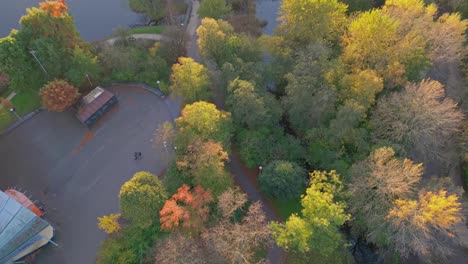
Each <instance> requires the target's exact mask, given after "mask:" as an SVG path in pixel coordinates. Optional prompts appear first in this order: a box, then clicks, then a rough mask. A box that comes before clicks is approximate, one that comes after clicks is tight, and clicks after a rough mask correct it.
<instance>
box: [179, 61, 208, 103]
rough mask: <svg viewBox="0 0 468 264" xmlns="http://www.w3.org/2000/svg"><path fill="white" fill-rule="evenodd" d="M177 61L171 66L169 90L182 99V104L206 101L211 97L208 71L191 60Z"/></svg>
mask: <svg viewBox="0 0 468 264" xmlns="http://www.w3.org/2000/svg"><path fill="white" fill-rule="evenodd" d="M178 61H179V63H176V64H174V65H173V66H172V75H171V79H172V85H171V87H170V90H171V91H172V92H174V94H175V95H176V96H180V97H182V98H183V99H182V103H183V104H191V103H193V102H196V101H203V100H206V101H208V100H209V99H210V98H211V97H212V94H211V81H210V76H209V72H208V69H207V68H206V67H205V66H203V65H202V64H199V63H196V62H195V61H194V60H193V59H192V58H184V57H180V58H179V60H178Z"/></svg>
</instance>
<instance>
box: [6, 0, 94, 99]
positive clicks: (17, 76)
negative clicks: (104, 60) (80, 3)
mask: <svg viewBox="0 0 468 264" xmlns="http://www.w3.org/2000/svg"><path fill="white" fill-rule="evenodd" d="M19 24H20V30H19V31H17V30H13V31H12V32H11V34H10V35H9V36H8V37H5V38H3V39H0V60H1V61H2V63H1V64H0V72H4V73H6V74H8V75H9V76H10V78H11V87H12V88H14V89H16V90H24V89H38V88H39V87H41V86H42V85H43V84H44V83H45V81H46V79H47V78H45V77H46V76H44V72H42V69H41V68H40V66H39V65H38V64H37V62H36V61H35V60H34V57H33V56H32V54H31V53H30V51H34V52H35V54H34V55H35V56H36V57H37V58H38V59H39V60H40V62H41V63H42V65H43V66H44V68H45V69H46V70H47V73H48V76H47V77H48V78H49V79H54V78H58V79H64V78H65V79H68V77H72V78H71V79H70V81H71V82H72V83H73V84H75V85H79V84H81V81H82V80H83V79H84V78H85V76H84V75H82V76H78V75H77V74H71V75H72V76H69V75H68V74H67V73H68V72H69V71H74V70H75V68H77V67H79V68H80V70H79V71H80V72H85V71H86V72H88V71H89V72H90V73H94V71H95V69H96V68H97V67H98V66H97V65H96V62H95V59H94V56H93V55H92V54H91V52H90V47H89V46H88V45H86V44H85V42H84V41H83V40H82V39H81V38H80V36H79V33H78V31H77V30H76V27H75V24H74V20H73V17H72V16H71V15H70V14H69V13H68V8H67V6H66V5H65V3H64V2H63V1H47V2H43V3H40V8H36V7H33V8H28V9H27V10H26V15H24V16H23V17H21V19H20V22H19ZM76 50H81V51H82V53H81V54H80V59H79V61H81V62H83V61H89V62H91V63H81V64H77V58H76V56H77V54H76ZM80 77H81V80H79V78H80Z"/></svg>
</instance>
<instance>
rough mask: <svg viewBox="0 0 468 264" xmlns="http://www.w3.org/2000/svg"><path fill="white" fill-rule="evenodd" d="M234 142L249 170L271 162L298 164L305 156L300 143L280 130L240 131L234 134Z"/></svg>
mask: <svg viewBox="0 0 468 264" xmlns="http://www.w3.org/2000/svg"><path fill="white" fill-rule="evenodd" d="M235 142H236V145H237V146H238V147H239V153H240V156H241V158H242V161H243V162H244V163H245V164H246V165H247V167H249V168H256V167H258V166H259V165H264V164H267V163H268V162H270V161H273V160H289V161H294V162H299V161H300V160H301V159H302V158H303V157H304V155H305V150H304V148H303V147H302V145H301V142H300V141H299V140H298V139H296V138H295V137H293V136H291V135H289V134H286V133H284V132H283V131H282V130H281V129H273V130H271V129H268V128H261V129H257V130H248V129H241V130H239V131H238V132H237V134H236V139H235Z"/></svg>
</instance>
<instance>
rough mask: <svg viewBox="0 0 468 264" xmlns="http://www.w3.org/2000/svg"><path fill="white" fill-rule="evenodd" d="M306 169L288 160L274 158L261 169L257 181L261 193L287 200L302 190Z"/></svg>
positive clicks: (297, 195) (299, 193)
mask: <svg viewBox="0 0 468 264" xmlns="http://www.w3.org/2000/svg"><path fill="white" fill-rule="evenodd" d="M306 175H307V173H306V170H305V169H304V168H302V167H300V166H299V165H298V164H296V163H294V162H289V161H283V160H275V161H273V162H271V163H269V164H268V165H267V166H265V168H264V169H263V170H262V172H261V174H260V177H259V178H258V182H259V184H260V189H261V190H262V192H263V193H265V194H266V195H268V196H270V197H274V198H278V199H280V200H283V201H287V200H290V199H293V198H297V197H299V196H300V195H301V194H302V192H303V191H304V187H305V186H304V180H306Z"/></svg>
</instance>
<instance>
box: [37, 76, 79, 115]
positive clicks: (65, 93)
mask: <svg viewBox="0 0 468 264" xmlns="http://www.w3.org/2000/svg"><path fill="white" fill-rule="evenodd" d="M39 96H40V97H41V101H42V105H43V106H44V107H45V108H46V109H47V110H49V111H54V112H63V111H65V110H66V109H67V108H68V107H70V106H71V105H72V104H73V103H75V102H76V100H78V98H79V97H80V93H79V92H78V89H77V88H75V87H74V86H73V85H71V84H69V83H68V82H66V81H64V80H54V81H51V82H49V83H48V84H46V85H45V86H44V87H42V89H41V91H40V93H39Z"/></svg>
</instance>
